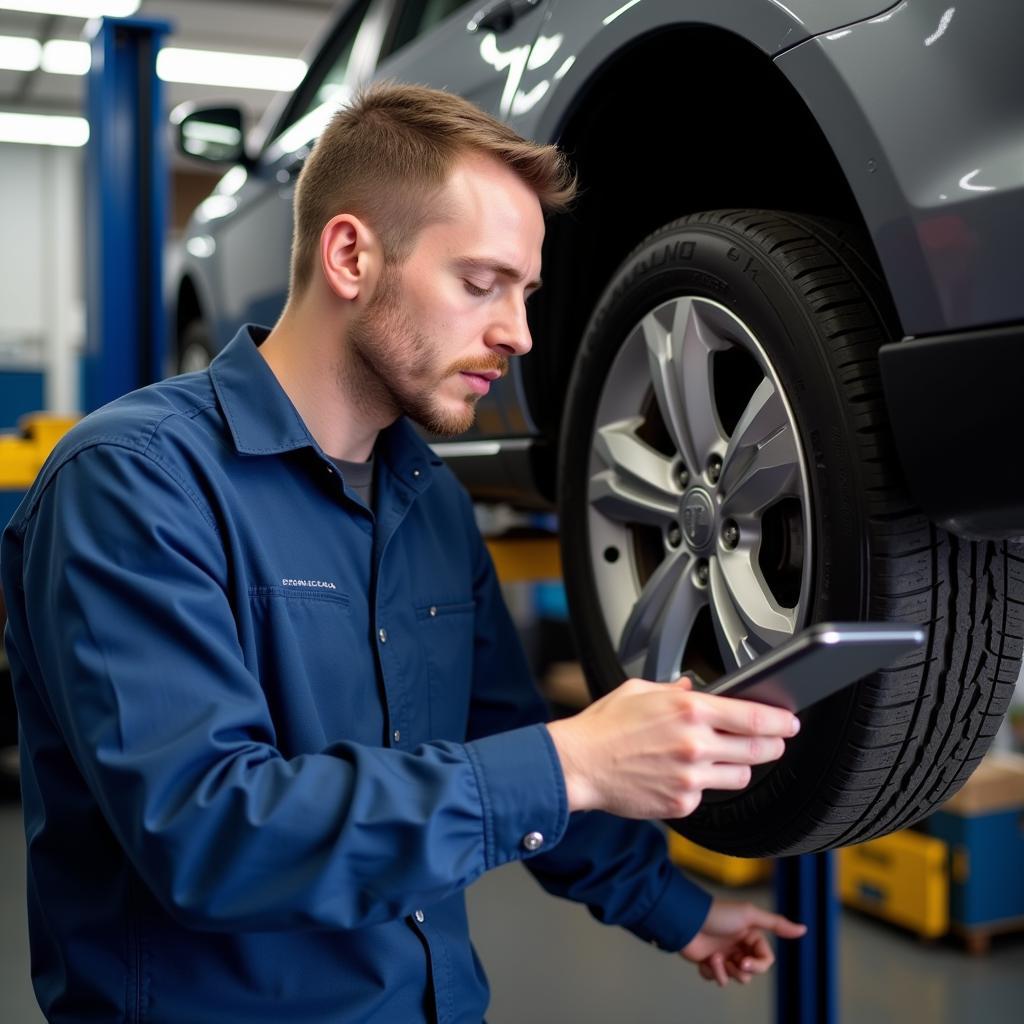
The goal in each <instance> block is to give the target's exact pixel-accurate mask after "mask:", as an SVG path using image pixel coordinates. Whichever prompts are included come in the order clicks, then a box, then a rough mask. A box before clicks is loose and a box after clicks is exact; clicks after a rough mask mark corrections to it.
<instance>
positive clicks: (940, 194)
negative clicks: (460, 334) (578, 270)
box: [185, 0, 1024, 506]
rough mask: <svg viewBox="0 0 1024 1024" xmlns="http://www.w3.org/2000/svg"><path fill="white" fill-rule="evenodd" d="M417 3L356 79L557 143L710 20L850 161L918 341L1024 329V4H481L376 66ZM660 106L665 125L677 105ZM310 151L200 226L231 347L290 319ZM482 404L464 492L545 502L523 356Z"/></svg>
mask: <svg viewBox="0 0 1024 1024" xmlns="http://www.w3.org/2000/svg"><path fill="white" fill-rule="evenodd" d="M401 3H402V0H370V2H369V12H370V13H369V15H368V16H367V19H366V22H365V23H364V26H363V29H362V30H361V43H360V46H359V47H358V49H359V53H360V60H359V62H358V64H359V66H358V67H357V68H355V69H354V71H353V74H352V75H351V76H350V77H351V84H353V85H355V84H358V82H359V81H362V80H364V79H365V78H366V77H374V78H383V77H395V78H403V79H406V80H410V81H416V82H422V83H426V84H430V85H435V86H440V87H445V88H449V89H451V90H453V91H456V92H459V93H461V94H463V95H465V96H467V97H469V98H470V99H473V100H474V101H475V102H477V103H478V104H479V105H481V106H482V107H484V108H485V109H487V110H489V111H491V112H492V113H495V114H497V115H498V116H501V117H503V118H504V119H506V120H508V121H509V122H510V123H511V124H512V125H513V126H514V127H515V128H516V129H517V130H518V131H519V132H521V133H522V134H523V135H525V136H527V137H531V138H534V139H537V140H539V141H553V140H556V139H558V138H559V137H560V136H561V133H562V130H563V128H564V127H565V125H566V123H567V121H568V119H569V118H570V116H571V115H572V113H573V111H574V110H576V109H578V107H579V105H580V103H581V102H585V97H586V95H587V90H588V86H589V84H590V83H591V81H592V80H594V79H595V78H596V77H597V76H598V75H599V74H600V72H601V71H602V69H604V68H606V67H608V66H610V64H611V62H612V61H613V60H615V59H616V57H617V56H618V55H619V54H620V53H622V52H624V51H625V50H627V49H628V48H631V47H634V46H636V45H637V44H638V42H640V41H642V40H644V39H646V38H651V37H654V36H655V35H656V34H658V33H660V32H663V31H665V30H669V29H678V28H679V27H680V26H690V25H693V26H710V27H713V28H716V29H720V30H723V31H724V32H728V33H731V34H733V35H735V36H737V37H739V38H741V39H744V40H746V41H747V42H749V43H751V44H752V45H753V46H754V47H756V48H757V49H759V50H760V51H761V52H762V53H764V54H765V55H767V56H768V57H770V58H772V59H773V60H774V61H775V65H776V67H777V68H778V69H779V72H780V74H781V75H784V76H785V77H786V78H787V79H788V81H789V82H790V83H791V84H792V85H793V87H794V88H795V89H796V91H797V93H798V94H799V96H800V98H802V100H803V102H804V103H805V104H806V106H807V107H808V109H809V110H810V111H811V113H812V115H813V117H814V119H815V120H816V122H817V123H818V125H819V126H820V128H821V129H822V131H823V133H824V135H825V138H826V139H827V141H828V143H829V145H830V146H831V148H832V150H833V152H834V153H835V155H836V157H837V158H838V161H839V164H840V165H841V168H842V172H843V174H844V175H845V176H846V179H847V181H848V183H849V185H850V188H851V190H852V193H853V196H854V197H855V199H856V202H857V204H858V206H859V210H860V213H861V215H862V217H863V219H864V222H865V224H866V226H867V228H868V230H869V232H870V234H871V237H872V239H873V242H874V245H875V247H876V250H877V253H878V255H879V257H880V260H881V263H882V266H883V269H884V272H885V276H886V279H887V283H888V285H889V288H890V290H891V292H892V295H893V298H894V300H895V304H896V307H897V310H898V314H899V316H900V319H901V322H902V328H903V331H904V333H905V334H907V335H911V336H914V335H927V334H931V333H935V332H941V331H947V330H950V329H957V328H959V329H965V328H970V327H980V326H984V325H989V324H993V323H999V322H1004V323H1005V322H1013V321H1021V320H1024V297H1022V296H1024V291H1022V290H1021V289H1020V287H1019V283H1020V277H1021V275H1020V270H1019V268H1020V266H1021V265H1022V260H1021V256H1022V255H1024V253H1022V252H1021V249H1022V245H1024V242H1022V241H1021V237H1020V234H1019V232H1018V231H1017V227H1018V223H1019V219H1017V218H1015V217H1014V214H1015V213H1016V212H1017V211H1018V210H1019V209H1020V206H1021V194H1020V191H1021V187H1022V174H1021V171H1020V167H1021V162H1022V159H1021V158H1022V156H1024V128H1022V118H1021V116H1020V114H1021V110H1022V108H1024V104H1022V81H1024V80H1022V78H1021V76H1020V75H1019V73H1018V71H1017V68H1018V63H1017V54H1016V48H1017V41H1018V40H1019V39H1020V38H1021V35H1022V33H1021V29H1024V8H1020V7H1018V6H1017V5H1006V4H999V3H997V0H974V2H973V3H972V4H970V5H963V4H961V5H957V6H947V0H901V2H898V3H895V4H893V3H885V2H880V0H824V2H823V0H790V2H788V3H783V2H781V0H730V2H728V3H722V2H721V0H625V2H623V0H598V2H595V0H540V2H539V3H537V4H535V5H533V6H532V7H527V6H525V5H519V7H518V9H519V11H520V12H521V14H520V16H519V17H518V18H517V19H516V20H515V21H514V23H513V24H512V25H511V26H510V27H509V28H507V29H506V30H505V31H502V32H490V31H485V30H480V29H479V27H474V26H472V25H471V24H470V22H471V19H472V15H473V14H474V12H475V11H477V9H478V7H479V6H480V4H473V3H470V4H465V5H463V6H462V7H461V8H459V9H458V10H457V11H456V12H455V13H453V14H452V15H451V16H450V17H448V18H447V19H446V20H445V21H444V22H442V23H441V24H439V25H437V26H435V27H434V28H433V29H432V30H431V31H430V32H428V33H427V34H425V35H423V36H422V37H420V38H419V39H416V40H414V41H413V42H412V43H411V44H410V45H408V46H407V47H405V48H403V49H402V50H399V51H398V52H397V53H396V54H394V55H393V56H392V57H390V58H389V59H387V60H385V61H384V62H383V63H381V64H380V65H379V66H377V64H376V57H377V53H378V52H379V49H380V44H381V39H382V37H383V32H384V27H385V26H386V24H387V22H388V20H389V19H390V18H391V17H392V16H393V15H394V14H395V12H396V11H397V10H398V9H399V8H400V6H401ZM354 6H358V5H357V4H347V5H345V8H346V9H348V8H351V7H354ZM979 53H983V54H984V55H985V59H984V60H979V59H978V57H977V55H978V54H979ZM725 70H726V71H727V70H728V69H725ZM697 101H698V102H699V98H698V100H697ZM651 103H652V104H658V105H661V106H664V108H665V111H666V117H667V118H668V117H669V116H670V115H671V113H672V112H673V111H674V110H675V109H676V106H675V105H674V104H678V98H677V97H666V96H663V95H654V96H652V97H651ZM666 123H668V121H667V122H666ZM268 131H269V129H268V127H267V125H264V126H263V127H262V128H261V129H259V130H258V131H257V132H256V135H257V137H258V136H259V135H260V134H261V133H262V134H263V135H266V134H267V132H268ZM270 141H271V142H272V140H270ZM279 148H280V147H279ZM307 151H308V149H307V147H303V146H299V147H297V148H295V149H294V150H293V151H291V152H283V151H282V152H279V153H275V151H274V148H273V146H271V147H270V148H267V149H264V152H263V154H262V156H261V157H260V158H259V159H258V160H257V161H256V162H255V164H254V165H253V166H252V167H251V168H250V171H249V174H248V177H247V179H246V180H245V181H244V183H243V184H242V185H241V187H240V188H235V186H236V185H237V182H238V179H239V175H238V174H237V172H235V171H232V172H231V173H232V174H235V178H234V180H233V181H231V180H230V176H226V181H230V184H231V188H232V189H234V192H233V194H231V195H230V196H228V197H227V198H228V200H229V202H227V203H226V204H223V205H222V208H221V209H220V210H215V211H214V212H215V213H216V216H215V217H214V218H213V219H211V220H207V221H205V222H203V221H202V212H200V215H199V217H198V218H197V219H196V220H195V221H194V222H193V225H192V229H191V237H190V238H189V246H188V247H189V250H190V255H188V256H187V257H186V264H185V273H186V275H187V276H188V277H189V279H190V280H191V281H192V283H193V286H194V287H195V289H196V291H197V292H198V293H199V300H200V304H201V308H202V313H203V316H204V317H205V318H206V320H207V321H208V322H209V323H210V324H211V327H212V329H213V332H214V334H215V337H216V340H217V343H218V344H223V343H224V341H226V340H227V338H229V337H230V336H231V334H232V333H233V332H234V330H235V329H236V327H237V324H238V323H239V322H240V321H243V320H247V319H255V320H261V321H273V320H274V319H275V318H276V315H277V312H278V311H279V310H280V308H281V306H282V304H283V301H284V297H285V288H286V282H287V262H288V260H287V251H288V242H289V238H290V232H291V196H292V192H293V185H294V176H295V174H296V173H297V170H298V169H299V168H300V167H301V162H302V159H303V158H304V156H305V154H306V152H307ZM219 190H220V191H222V192H227V191H229V189H228V188H227V187H226V186H225V187H223V188H220V189H219ZM232 206H233V207H234V209H232V210H230V212H225V210H227V209H228V208H229V207H232ZM685 208H686V207H685V206H684V209H685ZM197 253H199V254H201V255H196V254H197ZM623 255H624V254H623ZM564 340H566V341H567V340H569V339H564ZM543 341H544V343H545V344H546V345H548V346H550V345H557V344H559V342H560V339H557V338H550V337H549V338H544V339H543ZM478 408H479V416H478V422H477V425H476V427H475V428H474V430H473V431H472V432H471V433H470V434H469V435H467V437H466V438H465V439H464V440H463V441H461V442H459V443H458V444H456V445H451V446H445V447H444V448H443V451H444V453H445V454H446V455H447V456H449V457H452V458H455V457H460V462H461V465H462V466H463V467H464V468H465V472H464V476H465V477H466V478H467V479H472V480H474V481H479V480H482V479H483V478H484V477H486V476H488V475H490V476H491V477H492V478H501V479H505V480H510V481H512V490H513V491H514V492H516V493H517V494H519V493H521V494H522V495H523V496H524V497H533V498H536V493H535V492H534V493H533V494H532V495H530V493H529V492H530V491H531V489H532V488H531V485H530V482H529V473H530V470H529V465H528V459H526V458H524V457H523V453H524V452H527V451H528V450H529V442H528V440H524V439H530V438H533V437H536V436H537V434H538V431H537V430H536V427H535V424H534V421H533V419H532V418H531V413H530V410H529V407H528V403H527V400H526V394H525V388H524V379H523V374H522V367H521V365H520V364H519V362H518V361H517V362H516V363H515V364H514V369H513V372H512V374H510V378H509V380H508V381H506V383H505V385H504V386H503V387H501V388H495V389H493V390H492V393H491V395H489V396H488V397H487V398H486V399H485V400H483V401H482V402H481V403H480V405H479V407H478ZM480 442H485V446H484V447H480ZM495 452H497V453H498V454H497V457H496V456H495ZM471 462H472V463H473V465H472V466H471V465H470V463H471ZM481 493H483V491H482V492H481ZM919 500H920V499H919ZM922 504H925V505H926V506H927V503H926V502H922Z"/></svg>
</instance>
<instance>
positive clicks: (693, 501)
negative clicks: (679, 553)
mask: <svg viewBox="0 0 1024 1024" xmlns="http://www.w3.org/2000/svg"><path fill="white" fill-rule="evenodd" d="M681 518H682V521H683V536H684V537H685V538H686V543H687V544H688V545H689V546H690V549H691V550H693V551H695V552H698V553H700V552H702V551H704V549H705V548H707V547H709V546H710V545H711V544H712V542H713V541H714V539H715V506H714V503H713V502H712V500H711V496H710V495H709V494H708V493H707V492H706V491H702V490H701V489H700V488H699V487H695V488H693V489H692V490H690V491H687V492H686V496H685V497H684V498H683V507H682V513H681Z"/></svg>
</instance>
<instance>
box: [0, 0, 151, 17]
mask: <svg viewBox="0 0 1024 1024" xmlns="http://www.w3.org/2000/svg"><path fill="white" fill-rule="evenodd" d="M141 2H142V0H0V9H3V10H7V11H28V12H29V13H30V14H62V15H64V17H66V18H127V17H128V16H129V15H132V14H134V13H135V12H136V11H137V10H138V9H139V4H140V3H141Z"/></svg>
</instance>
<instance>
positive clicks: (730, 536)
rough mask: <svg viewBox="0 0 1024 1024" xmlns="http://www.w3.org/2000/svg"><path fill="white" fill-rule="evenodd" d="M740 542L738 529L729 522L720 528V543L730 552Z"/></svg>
mask: <svg viewBox="0 0 1024 1024" xmlns="http://www.w3.org/2000/svg"><path fill="white" fill-rule="evenodd" d="M739 542H740V530H739V527H738V526H737V525H736V524H735V523H734V522H732V521H731V520H730V521H729V522H727V523H726V524H725V526H724V527H722V543H723V544H725V546H726V547H727V548H729V549H730V550H732V549H733V548H734V547H736V545H737V544H739Z"/></svg>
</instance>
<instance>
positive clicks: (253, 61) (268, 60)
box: [156, 47, 306, 92]
mask: <svg viewBox="0 0 1024 1024" xmlns="http://www.w3.org/2000/svg"><path fill="white" fill-rule="evenodd" d="M156 73H157V74H158V75H159V76H160V77H161V78H162V79H163V80H164V81H165V82H188V83H192V84H195V85H218V86H224V87H228V88H230V87H235V88H239V89H270V90H273V91H275V92H287V91H290V90H292V89H294V88H295V87H296V86H297V85H298V84H299V82H301V81H302V76H303V75H304V74H305V73H306V65H305V63H304V62H303V61H301V60H297V59H294V58H292V57H261V56H257V55H256V54H251V53H217V52H216V51H214V50H182V49H177V48H175V47H168V48H167V49H164V50H161V51H160V52H159V53H158V54H157V58H156Z"/></svg>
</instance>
